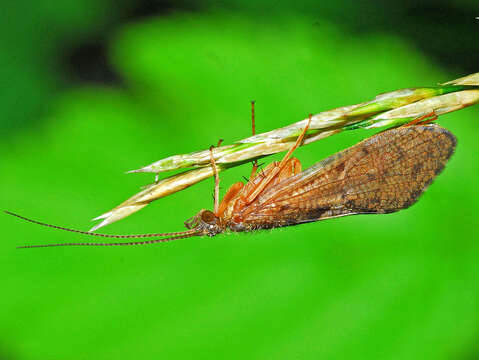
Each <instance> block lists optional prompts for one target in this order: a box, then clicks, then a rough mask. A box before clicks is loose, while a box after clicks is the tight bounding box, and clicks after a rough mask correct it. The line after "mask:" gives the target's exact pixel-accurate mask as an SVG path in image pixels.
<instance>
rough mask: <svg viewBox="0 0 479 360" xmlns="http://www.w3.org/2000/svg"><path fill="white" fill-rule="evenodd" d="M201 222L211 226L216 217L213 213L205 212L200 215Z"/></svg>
mask: <svg viewBox="0 0 479 360" xmlns="http://www.w3.org/2000/svg"><path fill="white" fill-rule="evenodd" d="M201 220H203V221H204V222H205V223H207V224H213V223H214V222H215V220H216V216H215V214H213V212H211V211H209V210H206V211H204V212H203V213H202V214H201Z"/></svg>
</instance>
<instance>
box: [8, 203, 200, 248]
mask: <svg viewBox="0 0 479 360" xmlns="http://www.w3.org/2000/svg"><path fill="white" fill-rule="evenodd" d="M5 213H6V214H8V215H12V216H15V217H17V218H19V219H22V220H25V221H28V222H31V223H34V224H37V225H41V226H46V227H50V228H54V229H58V230H63V231H69V232H73V233H77V234H83V235H90V236H100V237H105V238H116V239H132V238H147V237H163V236H169V237H168V238H164V239H155V240H147V241H135V242H124V243H67V244H47V245H27V246H19V248H29V247H48V246H109V245H143V244H153V243H157V242H164V241H171V240H176V239H183V238H186V237H190V236H195V235H199V233H198V232H197V231H196V230H194V229H192V230H186V231H179V232H169V233H152V234H136V235H110V234H98V233H92V232H88V231H81V230H76V229H70V228H66V227H63V226H57V225H51V224H47V223H43V222H41V221H37V220H33V219H29V218H27V217H24V216H21V215H18V214H15V213H12V212H10V211H5Z"/></svg>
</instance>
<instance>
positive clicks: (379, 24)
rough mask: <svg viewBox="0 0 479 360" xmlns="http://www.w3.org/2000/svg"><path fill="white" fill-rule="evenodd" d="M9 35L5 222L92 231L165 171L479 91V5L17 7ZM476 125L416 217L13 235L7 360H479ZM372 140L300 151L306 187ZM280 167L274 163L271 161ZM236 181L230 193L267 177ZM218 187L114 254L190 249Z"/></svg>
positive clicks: (147, 219)
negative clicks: (279, 131) (384, 102)
mask: <svg viewBox="0 0 479 360" xmlns="http://www.w3.org/2000/svg"><path fill="white" fill-rule="evenodd" d="M2 12H3V16H2V21H1V22H0V26H1V29H0V30H1V35H0V46H1V48H0V49H1V51H0V78H1V79H2V80H1V81H2V86H1V90H0V91H1V96H0V115H1V117H0V130H1V133H2V137H1V139H2V141H1V144H0V189H1V190H0V203H1V206H2V208H4V209H8V210H10V211H14V212H19V213H21V214H23V215H25V216H30V217H33V218H37V219H41V220H44V221H47V222H50V223H54V224H59V225H64V226H70V227H75V228H80V229H88V228H90V227H91V223H90V222H89V219H91V218H93V217H95V216H98V215H100V214H101V213H103V212H105V211H107V210H109V209H110V208H112V207H113V206H115V205H117V204H118V203H120V202H121V201H123V200H125V199H126V198H127V197H129V196H130V195H132V194H134V193H135V192H137V191H138V190H139V187H140V186H142V185H145V184H147V183H149V182H151V181H152V179H153V176H152V175H149V174H136V175H124V174H123V173H124V172H125V171H127V170H131V169H135V168H139V167H141V166H143V165H146V164H148V163H150V162H153V161H156V160H158V159H160V158H163V157H166V156H169V155H173V154H178V153H186V152H190V151H194V150H199V149H204V148H206V147H208V146H209V145H210V144H215V143H216V142H217V140H218V139H219V138H223V139H225V142H226V143H231V142H233V141H235V140H238V139H241V138H244V137H247V136H248V135H249V134H250V105H249V101H250V100H252V99H255V100H256V101H257V129H258V131H259V132H263V131H267V130H271V129H274V128H278V127H280V126H283V125H287V124H290V123H292V122H295V121H298V120H300V119H303V118H305V117H306V116H307V114H308V113H310V112H312V113H318V112H320V111H323V110H328V109H331V108H334V107H338V106H343V105H348V104H353V103H358V102H361V101H366V100H369V99H371V98H372V97H374V96H375V95H376V94H378V93H381V92H385V91H390V90H395V89H399V88H403V87H411V86H423V85H424V86H428V85H434V84H436V83H438V82H444V81H448V80H452V79H454V78H457V77H460V76H463V75H466V74H468V73H472V72H477V71H479V67H478V64H479V55H478V54H479V41H478V30H479V21H478V20H475V16H478V15H479V3H478V2H477V1H476V0H460V1H454V2H452V1H423V2H421V3H420V4H419V2H417V1H412V0H409V1H402V2H397V1H382V2H381V3H380V4H379V2H372V1H371V2H368V3H365V2H360V1H358V2H355V1H343V0H340V1H335V2H329V3H325V4H318V2H317V1H312V0H309V1H299V0H298V1H294V2H287V3H286V2H282V1H277V0H262V1H256V2H254V5H253V2H248V1H246V0H236V1H230V2H226V1H221V2H220V1H217V0H216V1H214V0H211V1H205V2H201V3H200V2H194V1H192V0H182V1H172V0H171V1H156V2H152V1H133V0H122V1H112V0H83V1H75V0H62V1H60V0H51V1H40V2H37V1H28V0H23V1H22V0H20V1H17V2H9V3H8V4H4V5H3V11H2ZM478 114H479V108H477V107H472V108H468V109H465V110H462V111H459V112H455V113H452V114H448V115H445V116H442V117H441V119H440V121H439V122H440V124H441V125H443V126H446V127H447V128H449V129H450V130H451V131H452V132H453V133H455V134H456V136H457V137H458V140H459V144H458V148H457V151H456V154H455V155H454V156H453V158H452V160H451V161H450V163H449V164H448V166H447V168H446V171H445V172H444V173H443V174H442V175H441V176H439V178H438V179H437V180H436V181H435V183H434V184H433V185H432V186H431V187H430V189H429V190H428V191H427V193H426V194H425V195H424V196H423V197H422V198H421V200H420V201H419V202H418V203H417V204H416V205H414V206H413V207H412V208H410V209H408V210H406V211H402V212H399V213H396V214H390V215H383V216H352V217H346V218H339V219H334V220H330V221H324V222H319V223H311V224H306V225H302V226H298V227H291V228H285V229H277V230H273V231H264V232H258V233H255V234H242V235H237V234H232V235H221V236H217V237H214V238H191V239H186V240H182V241H177V242H172V243H165V244H159V245H153V246H143V247H110V248H95V247H91V248H87V247H86V248H49V249H31V250H17V249H15V246H17V245H21V244H26V243H32V244H33V243H35V244H37V243H38V244H39V243H52V242H53V243H54V242H71V241H85V240H91V239H85V238H83V237H81V236H77V235H75V234H69V233H65V232H60V231H53V230H50V229H45V228H42V227H39V226H34V225H32V224H28V223H25V222H20V221H18V220H17V219H14V218H12V217H8V216H7V215H2V216H0V225H1V228H2V233H3V234H2V241H1V245H0V246H1V247H2V261H1V270H2V272H1V273H2V276H1V279H2V280H1V289H2V295H1V297H0V309H1V310H0V359H2V360H3V359H5V360H17V359H18V360H20V359H468V360H471V359H478V358H479V344H478V343H479V264H478V258H479V241H478V240H479V234H478V225H479V221H478V220H477V213H478V210H479V205H478V204H479V194H478V191H477V188H478V187H477V186H478V184H479V158H478V155H477V154H478V153H477V139H478V135H479V122H478V119H477V117H478ZM372 133H373V132H370V131H364V130H357V131H351V132H348V133H343V134H340V135H337V136H334V137H332V138H328V139H325V140H323V141H320V142H317V143H315V144H312V145H309V146H306V147H303V148H301V149H298V150H297V152H296V156H298V157H299V158H300V159H301V160H302V162H303V166H305V167H307V166H310V165H312V164H313V163H315V162H317V161H318V160H320V159H322V158H324V157H326V156H328V155H329V154H331V153H333V152H336V151H338V150H340V149H343V148H345V147H347V146H350V145H352V144H354V143H355V142H357V141H359V140H360V139H363V138H365V137H367V136H369V135H370V134H372ZM279 156H280V155H278V156H276V157H272V158H268V159H267V160H266V161H268V162H269V161H270V160H272V159H274V158H278V157H279ZM249 171H250V166H249V165H244V166H242V167H239V168H235V169H233V170H230V171H228V172H225V173H223V174H222V186H223V187H222V193H224V191H225V190H226V188H227V187H228V186H229V185H231V184H232V183H233V182H235V181H238V180H240V179H241V177H242V176H243V175H247V174H249ZM212 190H213V181H212V179H209V180H206V181H204V182H202V183H200V184H197V185H195V186H194V187H192V188H189V189H187V190H185V191H182V192H180V193H177V194H174V195H172V196H169V197H167V198H164V199H161V200H160V201H157V202H155V203H153V204H151V205H150V206H148V207H147V208H145V209H144V210H142V211H141V212H139V213H136V214H134V215H133V216H131V217H129V218H127V219H125V220H123V221H121V222H118V223H116V224H114V225H111V226H109V227H107V228H106V229H105V232H107V233H142V232H163V231H179V230H182V229H183V225H182V224H183V221H184V220H186V219H187V218H189V217H190V216H192V215H194V214H195V213H196V212H197V211H198V210H199V209H201V208H211V206H212Z"/></svg>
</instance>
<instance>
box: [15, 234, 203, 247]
mask: <svg viewBox="0 0 479 360" xmlns="http://www.w3.org/2000/svg"><path fill="white" fill-rule="evenodd" d="M195 235H199V232H197V231H193V230H190V233H188V234H184V235H179V236H172V237H168V238H163V239H155V240H144V241H130V242H117V243H61V244H43V245H22V246H17V249H28V248H41V247H54V246H129V245H146V244H155V243H160V242H167V241H172V240H179V239H185V238H188V237H192V236H195Z"/></svg>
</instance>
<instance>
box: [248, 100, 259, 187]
mask: <svg viewBox="0 0 479 360" xmlns="http://www.w3.org/2000/svg"><path fill="white" fill-rule="evenodd" d="M254 103H255V101H254V100H252V101H251V133H252V135H256V129H255V121H254ZM257 170H258V160H254V161H253V168H252V169H251V175H250V177H249V179H250V180H251V179H253V178H254V177H255V176H256V171H257Z"/></svg>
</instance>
